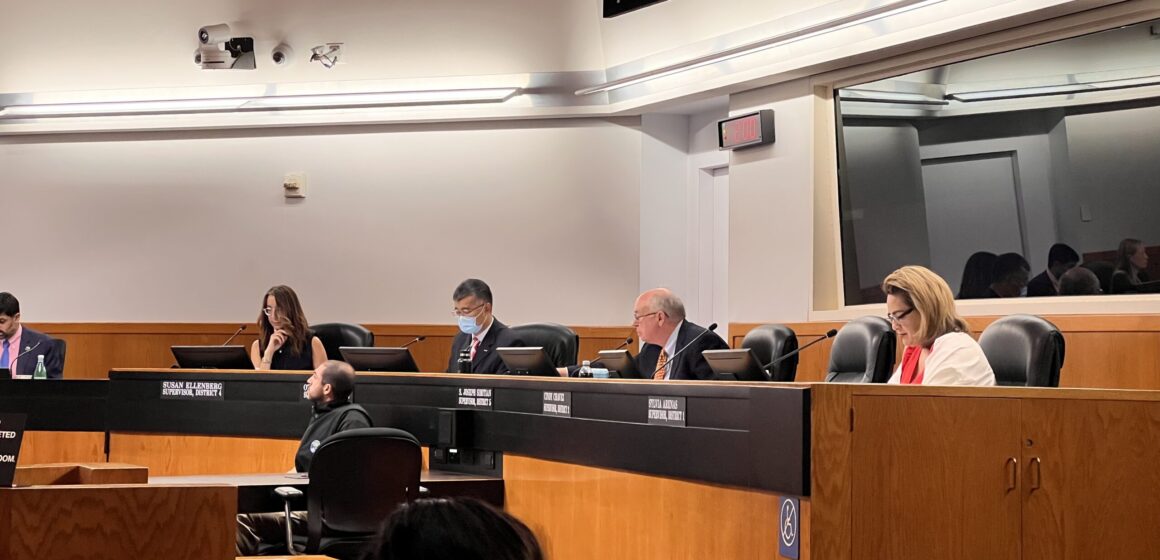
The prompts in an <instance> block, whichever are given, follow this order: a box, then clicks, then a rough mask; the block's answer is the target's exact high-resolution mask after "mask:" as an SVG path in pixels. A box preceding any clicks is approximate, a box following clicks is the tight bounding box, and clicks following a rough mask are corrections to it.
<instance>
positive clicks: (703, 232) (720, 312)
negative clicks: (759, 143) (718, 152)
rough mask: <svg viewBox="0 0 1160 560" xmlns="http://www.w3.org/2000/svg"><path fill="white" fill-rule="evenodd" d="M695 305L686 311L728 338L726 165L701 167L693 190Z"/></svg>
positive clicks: (727, 199) (727, 197) (727, 173)
mask: <svg viewBox="0 0 1160 560" xmlns="http://www.w3.org/2000/svg"><path fill="white" fill-rule="evenodd" d="M696 216H697V228H696V235H695V237H694V239H695V240H696V244H695V247H694V251H695V252H696V262H697V268H696V286H697V294H696V301H697V308H696V309H695V310H694V309H689V310H687V311H688V312H689V314H690V315H692V316H694V317H696V320H698V321H700V322H702V323H701V324H702V326H706V327H707V326H709V324H710V323H717V324H718V325H720V326H719V327H718V328H717V334H720V335H721V338H724V339H725V340H729V333H728V332H727V331H728V327H727V325H728V324H729V312H728V302H729V291H728V290H729V168H728V167H719V168H713V169H705V170H702V172H701V180H700V181H699V185H698V190H697V212H696Z"/></svg>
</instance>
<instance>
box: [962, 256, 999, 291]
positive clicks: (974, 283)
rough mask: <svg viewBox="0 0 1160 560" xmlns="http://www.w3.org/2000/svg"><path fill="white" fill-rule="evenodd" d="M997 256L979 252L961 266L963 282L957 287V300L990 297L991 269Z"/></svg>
mask: <svg viewBox="0 0 1160 560" xmlns="http://www.w3.org/2000/svg"><path fill="white" fill-rule="evenodd" d="M998 258H999V256H998V255H996V254H995V253H988V252H987V251H979V252H977V253H975V254H973V255H971V257H970V258H969V259H967V264H966V265H965V266H963V281H962V284H961V285H960V286H959V297H958V299H982V298H987V297H991V281H992V280H993V278H992V269H993V268H994V266H995V259H998Z"/></svg>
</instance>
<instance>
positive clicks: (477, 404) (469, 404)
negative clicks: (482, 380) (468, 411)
mask: <svg viewBox="0 0 1160 560" xmlns="http://www.w3.org/2000/svg"><path fill="white" fill-rule="evenodd" d="M459 406H461V407H463V408H474V409H476V410H491V389H486V388H483V387H460V388H459Z"/></svg>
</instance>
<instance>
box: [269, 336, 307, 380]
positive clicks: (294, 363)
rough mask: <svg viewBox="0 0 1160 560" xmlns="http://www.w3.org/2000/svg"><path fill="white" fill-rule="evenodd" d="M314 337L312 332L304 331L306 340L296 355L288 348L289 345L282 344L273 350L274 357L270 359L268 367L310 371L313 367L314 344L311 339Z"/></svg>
mask: <svg viewBox="0 0 1160 560" xmlns="http://www.w3.org/2000/svg"><path fill="white" fill-rule="evenodd" d="M313 339H314V333H311V332H307V333H306V341H305V343H304V344H302V347H301V349H300V350H299V353H298V355H297V356H295V355H294V352H292V351H291V350H290V347H289V346H286V345H283V346H282V347H281V348H279V349H278V351H277V352H274V359H273V360H270V369H278V370H303V371H310V370H312V369H314V346H312V345H311V343H310V342H311V341H312V340H313Z"/></svg>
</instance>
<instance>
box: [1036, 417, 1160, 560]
mask: <svg viewBox="0 0 1160 560" xmlns="http://www.w3.org/2000/svg"><path fill="white" fill-rule="evenodd" d="M1023 425H1024V438H1025V441H1024V444H1023V445H1024V448H1023V458H1022V459H1021V462H1022V463H1024V464H1025V465H1026V467H1025V468H1024V469H1023V475H1022V476H1023V480H1022V485H1023V495H1024V502H1023V558H1025V559H1026V560H1080V559H1084V560H1086V559H1089V558H1160V403H1158V402H1143V401H1110V400H1108V401H1097V400H1065V399H1059V400H1055V399H1051V400H1049V399H1034V400H1032V399H1028V400H1025V401H1024V402H1023Z"/></svg>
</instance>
